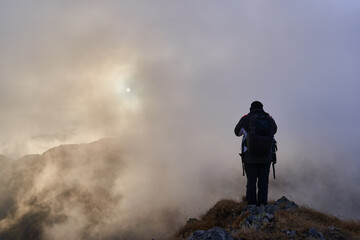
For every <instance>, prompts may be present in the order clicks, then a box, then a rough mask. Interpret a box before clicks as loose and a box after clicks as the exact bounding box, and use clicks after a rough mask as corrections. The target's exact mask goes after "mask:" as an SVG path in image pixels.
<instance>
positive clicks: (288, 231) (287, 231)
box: [281, 229, 297, 237]
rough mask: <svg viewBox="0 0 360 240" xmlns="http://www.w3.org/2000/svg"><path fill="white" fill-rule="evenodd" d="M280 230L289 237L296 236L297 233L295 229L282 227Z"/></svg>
mask: <svg viewBox="0 0 360 240" xmlns="http://www.w3.org/2000/svg"><path fill="white" fill-rule="evenodd" d="M281 232H283V233H285V234H286V235H288V236H289V237H295V236H297V233H296V231H295V230H288V229H284V230H282V231H281Z"/></svg>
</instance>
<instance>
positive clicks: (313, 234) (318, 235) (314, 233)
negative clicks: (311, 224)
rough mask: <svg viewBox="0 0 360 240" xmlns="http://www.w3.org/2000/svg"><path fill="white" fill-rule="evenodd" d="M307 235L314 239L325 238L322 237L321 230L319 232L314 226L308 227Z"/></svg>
mask: <svg viewBox="0 0 360 240" xmlns="http://www.w3.org/2000/svg"><path fill="white" fill-rule="evenodd" d="M309 236H310V237H313V238H316V239H321V240H326V239H325V238H324V236H323V235H322V233H321V232H319V231H318V230H316V229H315V228H310V229H309Z"/></svg>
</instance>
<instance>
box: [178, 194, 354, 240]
mask: <svg viewBox="0 0 360 240" xmlns="http://www.w3.org/2000/svg"><path fill="white" fill-rule="evenodd" d="M209 229H211V230H209ZM205 230H209V231H205ZM173 239H174V240H175V239H176V240H181V239H190V240H205V239H212V240H221V239H226V240H230V239H242V240H250V239H254V240H264V239H327V240H330V239H334V240H335V239H347V240H351V239H353V240H356V239H360V221H344V220H340V219H338V218H336V217H333V216H330V215H326V214H324V213H321V212H318V211H315V210H312V209H310V208H307V207H298V206H297V205H296V204H295V203H294V202H291V201H289V200H288V199H287V198H285V197H282V198H280V199H279V200H277V201H276V202H273V203H270V204H268V205H267V206H266V207H265V208H260V207H256V206H247V205H246V202H245V201H244V200H243V201H242V202H236V201H233V200H221V201H219V202H218V203H216V204H215V206H214V207H212V208H211V209H210V210H209V211H208V212H207V213H206V214H204V215H203V216H201V217H200V218H199V219H196V218H191V219H189V220H188V222H187V223H186V225H185V226H183V227H182V228H181V229H179V230H178V232H177V233H176V234H175V236H174V237H173Z"/></svg>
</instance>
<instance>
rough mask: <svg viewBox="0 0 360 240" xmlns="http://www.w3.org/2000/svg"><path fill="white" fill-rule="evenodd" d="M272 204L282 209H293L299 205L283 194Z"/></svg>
mask: <svg viewBox="0 0 360 240" xmlns="http://www.w3.org/2000/svg"><path fill="white" fill-rule="evenodd" d="M274 205H275V206H277V207H279V208H280V209H283V210H293V209H297V208H299V206H298V205H296V203H294V202H292V201H290V200H289V199H287V198H286V197H284V196H282V197H281V198H280V199H279V200H277V201H276V202H275V203H274Z"/></svg>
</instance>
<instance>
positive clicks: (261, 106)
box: [250, 101, 263, 111]
mask: <svg viewBox="0 0 360 240" xmlns="http://www.w3.org/2000/svg"><path fill="white" fill-rule="evenodd" d="M257 108H263V105H262V103H261V102H259V101H254V102H252V103H251V106H250V111H251V110H254V109H257Z"/></svg>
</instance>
